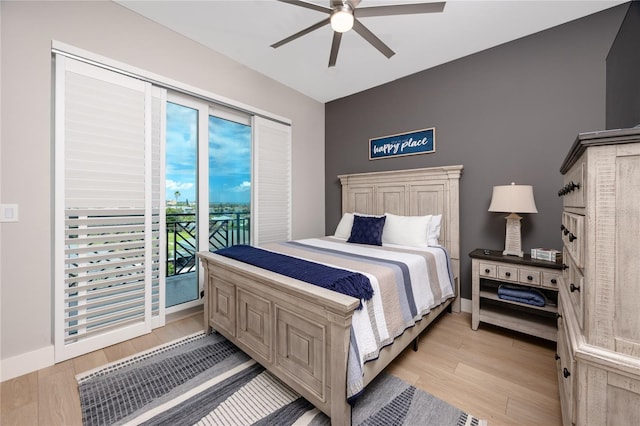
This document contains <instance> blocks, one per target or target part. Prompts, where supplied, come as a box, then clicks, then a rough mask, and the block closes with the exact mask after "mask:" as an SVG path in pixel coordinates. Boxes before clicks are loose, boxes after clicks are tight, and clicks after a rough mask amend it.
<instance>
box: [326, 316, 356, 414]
mask: <svg viewBox="0 0 640 426" xmlns="http://www.w3.org/2000/svg"><path fill="white" fill-rule="evenodd" d="M327 319H328V320H329V322H330V324H331V326H330V330H329V333H330V336H329V339H330V342H331V343H330V345H329V346H328V347H327V350H328V351H329V353H328V357H327V358H328V361H329V371H330V377H329V385H330V387H331V393H330V395H331V396H330V401H329V403H330V404H331V425H332V426H342V425H347V426H348V425H351V404H349V403H348V402H347V387H346V386H345V383H347V375H346V372H347V361H348V357H349V345H350V340H351V313H349V314H348V316H347V317H345V316H341V315H339V314H336V313H328V314H327Z"/></svg>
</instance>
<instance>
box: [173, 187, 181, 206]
mask: <svg viewBox="0 0 640 426" xmlns="http://www.w3.org/2000/svg"><path fill="white" fill-rule="evenodd" d="M180 195H181V194H180V191H176V192H174V193H173V196H174V197H176V206H177V205H178V198H180Z"/></svg>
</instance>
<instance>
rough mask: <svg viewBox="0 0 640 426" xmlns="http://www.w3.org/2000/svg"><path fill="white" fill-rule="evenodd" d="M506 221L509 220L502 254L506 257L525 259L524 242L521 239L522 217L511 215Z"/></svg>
mask: <svg viewBox="0 0 640 426" xmlns="http://www.w3.org/2000/svg"><path fill="white" fill-rule="evenodd" d="M505 219H506V220H507V232H506V234H505V237H504V251H503V252H502V254H503V255H505V256H506V255H510V256H518V257H523V256H524V252H523V251H522V240H521V237H520V221H521V220H522V217H521V216H518V215H517V214H515V213H511V214H510V215H509V216H506V217H505Z"/></svg>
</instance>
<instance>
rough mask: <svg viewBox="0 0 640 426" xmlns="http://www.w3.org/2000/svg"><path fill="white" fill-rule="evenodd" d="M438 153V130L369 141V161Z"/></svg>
mask: <svg viewBox="0 0 640 426" xmlns="http://www.w3.org/2000/svg"><path fill="white" fill-rule="evenodd" d="M431 152H436V128H435V127H430V128H428V129H422V130H414V131H413V132H408V133H402V134H399V135H390V136H383V137H380V138H373V139H369V160H378V159H381V158H389V157H400V156H403V155H415V154H428V153H431Z"/></svg>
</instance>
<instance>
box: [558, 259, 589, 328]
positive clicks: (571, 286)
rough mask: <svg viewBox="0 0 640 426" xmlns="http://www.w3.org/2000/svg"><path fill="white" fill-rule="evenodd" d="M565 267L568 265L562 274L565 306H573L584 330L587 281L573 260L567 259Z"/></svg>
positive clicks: (579, 323) (578, 321)
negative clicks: (565, 298) (568, 304)
mask: <svg viewBox="0 0 640 426" xmlns="http://www.w3.org/2000/svg"><path fill="white" fill-rule="evenodd" d="M565 251H566V247H565ZM565 255H566V253H565ZM565 265H567V268H566V269H565V270H564V272H563V273H562V280H563V284H562V285H563V286H564V292H563V293H564V294H565V295H567V299H568V301H567V300H565V301H564V304H565V306H566V304H567V303H570V304H571V307H572V310H573V312H574V313H575V317H576V320H577V323H578V325H579V326H580V328H581V329H584V294H585V291H586V289H585V279H584V276H583V275H582V272H581V271H580V269H579V268H578V267H577V266H576V264H575V263H574V262H573V259H571V258H570V257H566V258H565Z"/></svg>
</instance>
